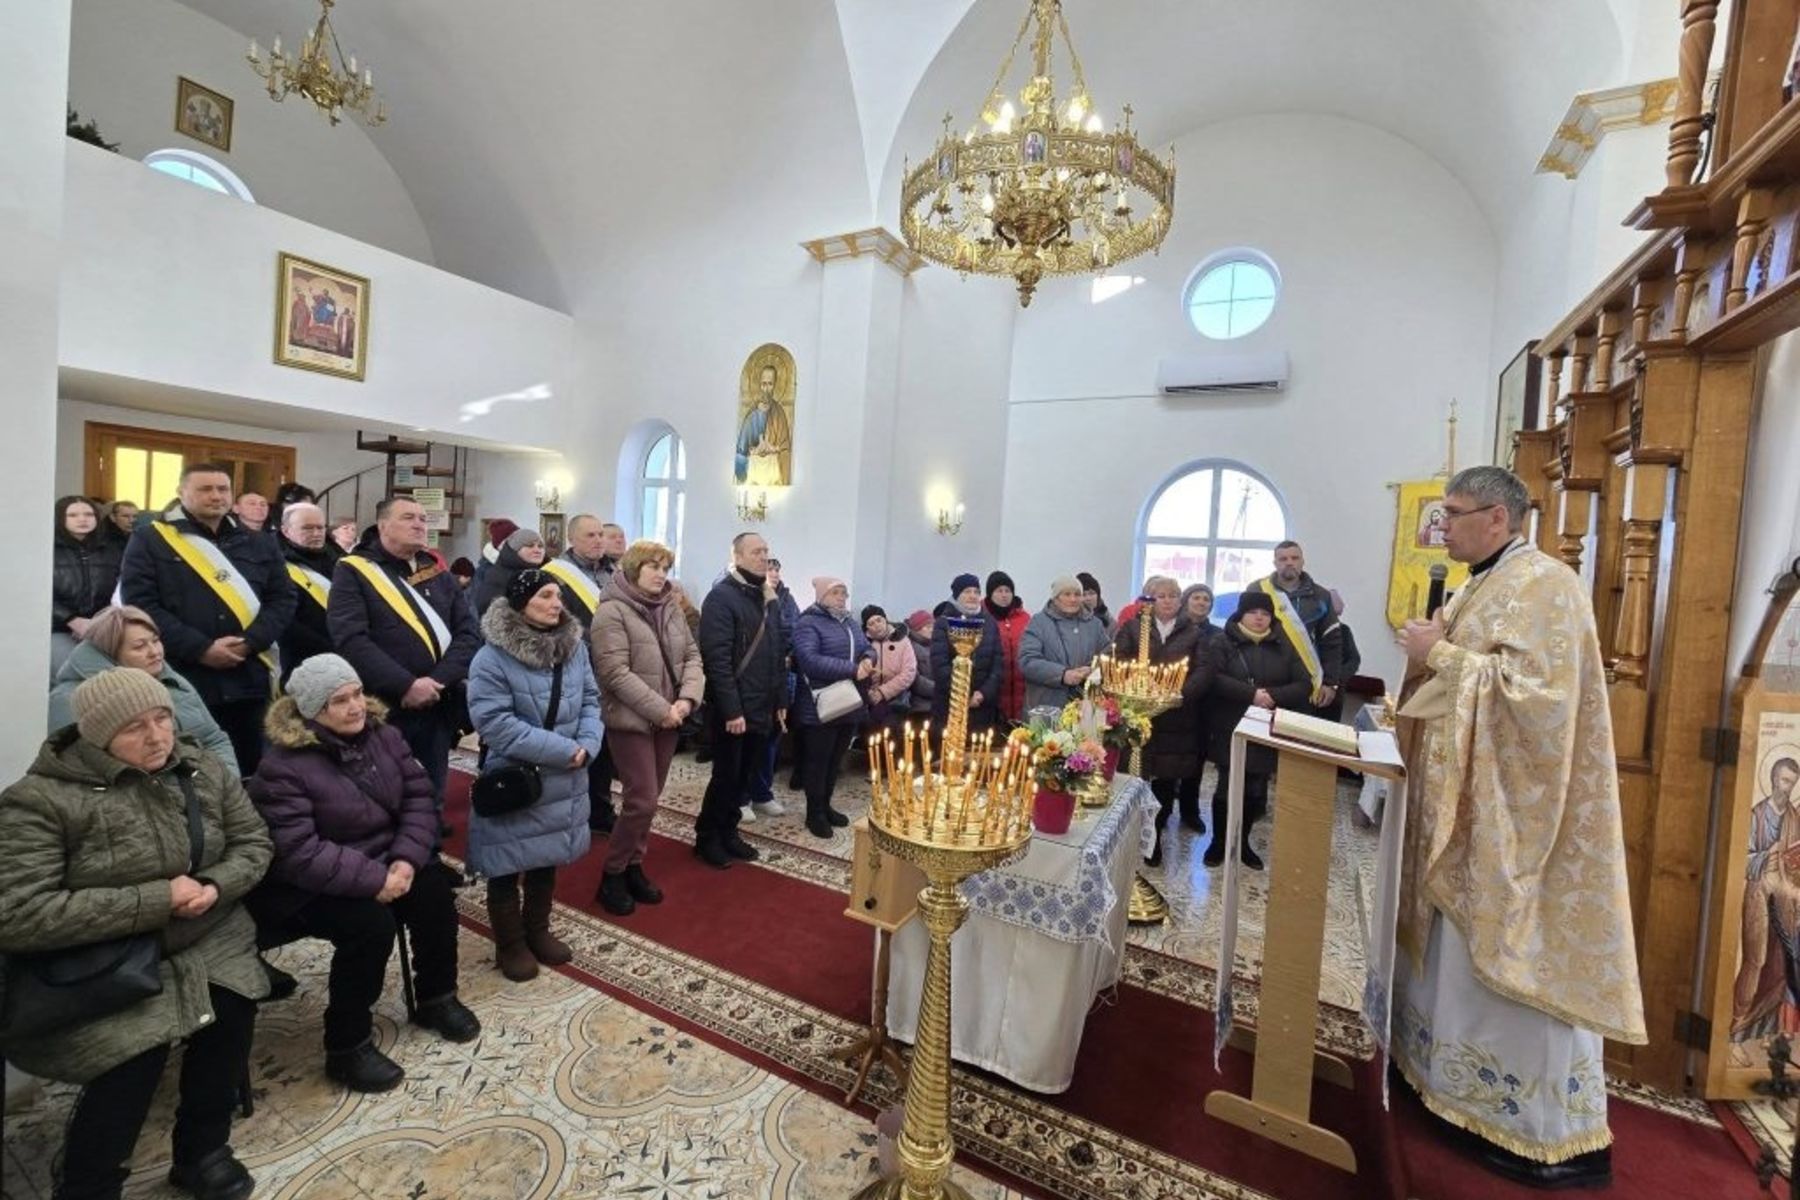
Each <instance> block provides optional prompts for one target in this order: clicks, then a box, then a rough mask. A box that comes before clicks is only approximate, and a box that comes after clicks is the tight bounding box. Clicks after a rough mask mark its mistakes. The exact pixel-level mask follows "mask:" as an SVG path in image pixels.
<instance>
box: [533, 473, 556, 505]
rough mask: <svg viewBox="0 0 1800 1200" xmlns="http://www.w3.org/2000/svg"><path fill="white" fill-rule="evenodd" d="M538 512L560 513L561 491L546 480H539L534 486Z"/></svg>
mask: <svg viewBox="0 0 1800 1200" xmlns="http://www.w3.org/2000/svg"><path fill="white" fill-rule="evenodd" d="M534 490H535V492H536V499H537V506H538V511H539V512H561V511H562V491H561V489H559V488H558V487H557V486H556V485H555V484H554V483H551V482H550V481H549V480H547V479H539V480H537V481H536V483H535V485H534Z"/></svg>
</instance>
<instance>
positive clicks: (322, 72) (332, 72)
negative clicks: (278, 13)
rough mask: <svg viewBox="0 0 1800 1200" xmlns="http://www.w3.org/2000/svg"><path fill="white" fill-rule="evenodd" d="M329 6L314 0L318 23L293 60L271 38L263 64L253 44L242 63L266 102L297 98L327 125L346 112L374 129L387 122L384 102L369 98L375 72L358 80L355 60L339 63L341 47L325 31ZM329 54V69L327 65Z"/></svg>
mask: <svg viewBox="0 0 1800 1200" xmlns="http://www.w3.org/2000/svg"><path fill="white" fill-rule="evenodd" d="M332 2H333V0H319V23H318V24H317V25H315V26H313V30H312V32H311V33H309V34H307V35H306V40H305V41H304V43H303V44H302V45H301V47H300V55H299V57H298V58H289V57H287V56H286V55H284V54H283V53H282V52H281V35H280V34H276V35H275V44H274V45H273V46H271V47H270V48H269V58H268V61H267V62H265V61H264V60H263V57H262V51H261V48H260V47H258V46H257V44H256V39H255V38H251V39H250V53H249V54H248V55H246V56H245V57H246V58H248V59H249V60H250V67H251V69H252V70H254V71H255V72H256V73H257V75H259V76H260V77H261V78H262V80H263V82H264V83H266V84H267V85H268V87H269V99H271V100H274V101H277V102H279V101H281V100H282V99H285V98H286V96H287V94H288V93H289V92H297V93H299V94H300V95H302V96H304V97H306V98H307V99H308V100H311V101H312V102H313V103H314V104H315V105H317V106H318V108H319V111H320V112H322V113H324V114H325V115H326V117H328V118H330V120H331V123H332V124H333V125H336V124H337V123H338V120H339V118H340V117H341V115H342V114H343V113H344V112H345V111H346V110H348V111H349V112H351V113H353V114H355V115H356V116H357V117H358V118H359V119H360V120H361V121H362V122H363V124H365V125H367V126H369V127H370V128H374V127H375V126H377V125H380V124H381V123H382V122H384V121H386V120H387V102H386V101H383V100H379V99H377V98H376V96H375V72H374V71H371V70H370V69H369V68H368V67H364V68H363V72H362V77H361V78H360V79H359V78H357V74H356V56H355V55H354V54H352V55H351V56H350V57H349V58H348V59H346V58H345V57H344V51H343V47H341V46H339V45H338V40H337V30H335V29H333V28H332V27H331V5H332ZM334 53H335V55H336V59H337V65H336V66H335V67H334V66H333V65H332V57H333V54H334Z"/></svg>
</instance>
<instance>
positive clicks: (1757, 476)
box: [1725, 333, 1800, 676]
mask: <svg viewBox="0 0 1800 1200" xmlns="http://www.w3.org/2000/svg"><path fill="white" fill-rule="evenodd" d="M1795 447H1800V333H1790V334H1788V335H1787V336H1785V337H1783V338H1781V339H1779V340H1778V341H1776V342H1774V343H1773V344H1772V345H1771V346H1770V348H1769V351H1768V355H1767V358H1766V360H1765V365H1764V370H1763V375H1762V380H1761V389H1760V394H1759V398H1758V410H1757V415H1756V425H1755V431H1754V433H1753V434H1752V435H1751V438H1750V463H1749V468H1748V472H1747V475H1746V479H1745V484H1744V520H1743V531H1742V534H1741V536H1740V537H1739V539H1738V579H1737V594H1736V598H1735V600H1734V603H1733V610H1732V617H1731V643H1730V646H1731V649H1730V654H1729V656H1728V657H1727V658H1726V660H1725V661H1726V669H1727V671H1728V672H1729V674H1730V675H1732V676H1735V675H1736V674H1737V673H1738V672H1739V671H1740V670H1742V669H1743V666H1744V658H1745V655H1747V654H1748V653H1749V651H1750V643H1751V642H1752V640H1754V638H1755V637H1756V631H1757V629H1758V628H1759V627H1760V626H1761V625H1762V620H1763V615H1764V613H1766V612H1767V611H1768V607H1769V598H1768V594H1767V592H1768V586H1769V583H1770V581H1771V580H1773V579H1774V578H1775V576H1776V575H1778V574H1780V573H1781V572H1782V571H1784V570H1786V569H1787V567H1788V566H1789V565H1790V564H1792V563H1793V561H1794V559H1795V557H1796V556H1800V470H1796V469H1795V466H1794V450H1795Z"/></svg>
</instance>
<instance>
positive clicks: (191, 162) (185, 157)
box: [144, 150, 256, 204]
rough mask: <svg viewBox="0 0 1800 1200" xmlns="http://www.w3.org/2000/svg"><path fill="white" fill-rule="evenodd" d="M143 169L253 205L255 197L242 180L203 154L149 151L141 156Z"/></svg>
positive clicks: (179, 151) (184, 151)
mask: <svg viewBox="0 0 1800 1200" xmlns="http://www.w3.org/2000/svg"><path fill="white" fill-rule="evenodd" d="M144 165H145V166H147V167H149V168H150V169H151V170H152V171H161V172H162V173H163V174H164V175H173V176H174V177H175V178H177V179H185V180H187V181H188V182H189V183H191V184H195V185H197V186H199V187H203V188H205V189H206V190H207V191H209V192H223V193H225V195H227V196H236V197H237V198H238V199H239V200H242V201H243V202H244V203H246V204H255V203H256V197H255V196H252V195H251V194H250V189H249V188H247V187H245V186H244V181H243V180H241V179H239V178H238V177H237V176H236V175H234V174H232V172H231V168H230V167H227V166H226V165H225V164H224V163H222V162H218V161H217V160H215V159H211V158H208V157H206V155H204V154H196V153H194V152H193V151H192V150H152V151H151V152H150V153H149V154H147V155H145V156H144Z"/></svg>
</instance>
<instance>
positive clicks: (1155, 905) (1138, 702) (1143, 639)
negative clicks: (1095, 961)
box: [1099, 600, 1223, 925]
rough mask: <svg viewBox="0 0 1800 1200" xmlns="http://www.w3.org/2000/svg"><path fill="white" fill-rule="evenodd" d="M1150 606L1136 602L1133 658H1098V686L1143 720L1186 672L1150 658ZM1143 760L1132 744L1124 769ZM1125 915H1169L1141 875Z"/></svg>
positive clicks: (1147, 921) (1156, 712) (1164, 706)
mask: <svg viewBox="0 0 1800 1200" xmlns="http://www.w3.org/2000/svg"><path fill="white" fill-rule="evenodd" d="M1152 609H1153V605H1152V603H1151V602H1150V601H1149V600H1145V601H1144V602H1143V603H1141V604H1140V605H1139V606H1138V636H1137V657H1136V658H1134V659H1116V658H1114V657H1112V655H1110V654H1103V655H1101V656H1100V660H1099V669H1100V690H1101V691H1103V692H1105V693H1106V694H1107V695H1109V696H1111V697H1112V698H1113V699H1114V700H1117V701H1118V702H1119V707H1120V708H1123V709H1126V710H1128V711H1131V712H1135V713H1138V714H1139V715H1141V716H1142V717H1144V718H1145V719H1146V720H1155V719H1156V718H1157V717H1160V716H1161V715H1162V714H1163V713H1166V712H1168V711H1169V710H1170V709H1172V708H1175V707H1177V706H1179V705H1180V704H1181V700H1182V696H1181V689H1182V687H1183V686H1184V685H1185V684H1186V683H1187V675H1188V664H1187V660H1186V659H1183V660H1182V661H1180V662H1173V663H1153V662H1151V661H1150V621H1151V618H1152ZM1143 762H1144V748H1143V746H1141V745H1136V746H1133V747H1132V748H1131V761H1130V764H1129V765H1128V766H1127V767H1126V768H1125V770H1126V773H1127V774H1130V775H1138V776H1142V774H1143ZM1218 836H1223V833H1220V834H1219V835H1218ZM1126 919H1127V920H1129V921H1130V922H1131V923H1132V924H1133V925H1160V924H1162V923H1163V922H1164V921H1167V920H1168V919H1169V902H1168V901H1167V900H1165V899H1163V895H1162V893H1161V892H1159V891H1157V890H1156V885H1155V884H1153V883H1151V882H1150V881H1149V880H1148V879H1145V878H1144V877H1143V876H1142V875H1138V876H1137V877H1136V878H1134V879H1133V880H1132V883H1131V902H1130V904H1129V905H1128V906H1127V909H1126Z"/></svg>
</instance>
